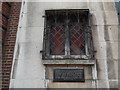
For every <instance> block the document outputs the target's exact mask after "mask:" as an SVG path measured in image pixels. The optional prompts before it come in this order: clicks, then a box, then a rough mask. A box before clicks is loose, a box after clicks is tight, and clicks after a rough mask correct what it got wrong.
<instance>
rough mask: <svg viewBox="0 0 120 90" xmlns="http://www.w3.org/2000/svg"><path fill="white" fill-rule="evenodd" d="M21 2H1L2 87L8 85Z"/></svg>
mask: <svg viewBox="0 0 120 90" xmlns="http://www.w3.org/2000/svg"><path fill="white" fill-rule="evenodd" d="M20 8H21V2H11V3H6V2H4V3H2V12H1V13H2V24H0V25H1V26H2V29H3V30H2V31H3V33H2V35H3V47H2V48H3V52H2V53H3V54H2V55H3V56H2V88H8V87H9V80H10V73H11V66H12V60H13V53H14V46H15V40H16V33H17V28H18V21H19V14H20Z"/></svg>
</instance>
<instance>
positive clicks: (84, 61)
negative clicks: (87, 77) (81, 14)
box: [40, 9, 95, 65]
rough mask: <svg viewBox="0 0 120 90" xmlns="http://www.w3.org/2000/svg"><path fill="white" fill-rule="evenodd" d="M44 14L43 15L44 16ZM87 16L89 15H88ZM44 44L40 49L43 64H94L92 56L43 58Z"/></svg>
mask: <svg viewBox="0 0 120 90" xmlns="http://www.w3.org/2000/svg"><path fill="white" fill-rule="evenodd" d="M81 10H83V11H84V10H88V11H89V9H81ZM89 14H90V13H89ZM45 17H46V16H44V18H45ZM88 18H89V17H88ZM89 26H90V19H89ZM44 44H45V41H44ZM44 44H43V50H42V51H40V53H42V59H43V60H42V63H43V64H89V65H94V64H95V60H94V59H93V58H92V59H89V58H87V59H85V58H83V59H75V58H69V59H65V58H63V59H61V60H60V59H56V58H53V59H49V58H47V59H45V58H44V56H43V55H44V54H43V53H44Z"/></svg>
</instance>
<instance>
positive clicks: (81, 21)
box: [43, 10, 93, 59]
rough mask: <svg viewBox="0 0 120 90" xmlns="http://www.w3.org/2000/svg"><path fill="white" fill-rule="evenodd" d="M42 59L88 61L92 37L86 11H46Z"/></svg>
mask: <svg viewBox="0 0 120 90" xmlns="http://www.w3.org/2000/svg"><path fill="white" fill-rule="evenodd" d="M45 14H46V18H45V20H46V22H45V32H44V33H45V35H44V38H45V41H44V54H43V59H72V58H74V59H80V58H83V59H85V58H86V59H88V57H91V54H92V49H93V47H92V42H91V40H92V37H91V31H90V29H88V28H89V27H88V26H89V20H88V14H89V12H88V10H85V11H82V10H46V12H45Z"/></svg>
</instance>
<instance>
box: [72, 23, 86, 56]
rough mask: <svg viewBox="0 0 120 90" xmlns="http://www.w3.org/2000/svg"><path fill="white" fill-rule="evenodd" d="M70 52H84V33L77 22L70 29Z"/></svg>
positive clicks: (77, 53) (79, 53) (73, 53)
mask: <svg viewBox="0 0 120 90" xmlns="http://www.w3.org/2000/svg"><path fill="white" fill-rule="evenodd" d="M70 54H71V55H84V54H85V33H84V30H83V29H82V28H81V27H80V25H79V24H73V25H72V26H71V29H70Z"/></svg>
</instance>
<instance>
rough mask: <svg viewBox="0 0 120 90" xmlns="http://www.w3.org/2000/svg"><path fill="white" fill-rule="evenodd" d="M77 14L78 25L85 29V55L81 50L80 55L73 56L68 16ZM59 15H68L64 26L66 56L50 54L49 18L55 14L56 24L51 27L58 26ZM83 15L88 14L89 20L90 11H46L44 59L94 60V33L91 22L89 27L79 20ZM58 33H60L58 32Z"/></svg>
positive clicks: (54, 20)
mask: <svg viewBox="0 0 120 90" xmlns="http://www.w3.org/2000/svg"><path fill="white" fill-rule="evenodd" d="M74 12H75V13H76V12H77V24H78V25H79V27H80V28H84V33H85V34H84V35H85V53H84V54H82V53H81V50H80V54H79V55H72V54H71V53H70V36H69V35H70V29H69V27H68V26H69V20H68V14H69V13H74ZM57 13H61V14H64V15H66V17H65V18H67V20H68V21H67V20H66V22H63V23H62V24H63V26H65V31H64V34H65V43H64V44H65V45H64V46H65V50H64V52H65V54H64V55H59V54H58V55H54V54H53V55H52V54H50V34H51V32H50V30H51V29H50V26H49V24H48V17H49V14H53V16H54V15H55V17H53V18H52V20H53V22H55V23H50V24H51V26H52V25H53V26H54V24H55V25H57V24H59V23H57V15H56V14H57ZM81 13H87V17H86V18H87V19H89V10H88V9H85V10H81V9H80V10H79V9H65V10H46V11H45V14H46V15H45V23H44V24H45V25H44V26H45V27H44V29H45V30H44V40H43V52H42V58H43V59H45V60H47V59H48V60H50V59H55V60H57V59H58V60H60V59H61V60H62V59H93V43H92V31H91V28H90V26H89V22H88V21H87V25H86V24H85V23H86V22H85V23H81V22H80V21H79V20H80V19H79V17H80V15H79V14H81ZM57 33H58V32H57Z"/></svg>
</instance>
